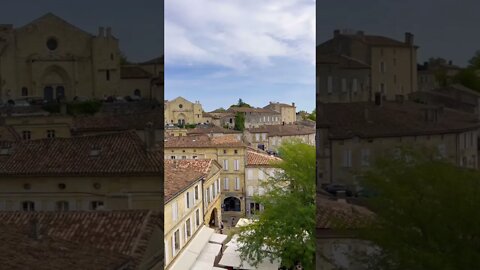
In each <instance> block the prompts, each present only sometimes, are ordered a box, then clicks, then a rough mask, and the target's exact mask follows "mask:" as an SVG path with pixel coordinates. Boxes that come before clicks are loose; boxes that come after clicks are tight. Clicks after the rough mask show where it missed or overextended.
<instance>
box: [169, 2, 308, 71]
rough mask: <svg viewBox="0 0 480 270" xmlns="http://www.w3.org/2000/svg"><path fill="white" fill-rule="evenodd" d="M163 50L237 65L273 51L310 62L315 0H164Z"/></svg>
mask: <svg viewBox="0 0 480 270" xmlns="http://www.w3.org/2000/svg"><path fill="white" fill-rule="evenodd" d="M165 56H166V57H165V60H166V61H167V63H170V64H175V63H176V64H213V65H220V66H224V67H228V68H233V69H236V70H242V69H245V68H248V67H251V66H268V65H271V64H272V58H276V57H284V58H288V59H290V60H291V59H297V60H299V61H305V62H307V63H309V64H314V59H315V1H311V0H308V1H307V0H282V1H278V0H262V1H258V0H228V1H225V0H167V1H166V2H165Z"/></svg>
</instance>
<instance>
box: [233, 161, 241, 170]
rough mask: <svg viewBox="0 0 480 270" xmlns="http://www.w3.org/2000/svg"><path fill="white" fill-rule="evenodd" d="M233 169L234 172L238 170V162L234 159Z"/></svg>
mask: <svg viewBox="0 0 480 270" xmlns="http://www.w3.org/2000/svg"><path fill="white" fill-rule="evenodd" d="M233 169H234V170H235V171H238V170H240V160H238V159H235V160H234V161H233Z"/></svg>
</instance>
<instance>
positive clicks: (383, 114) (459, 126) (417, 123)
mask: <svg viewBox="0 0 480 270" xmlns="http://www.w3.org/2000/svg"><path fill="white" fill-rule="evenodd" d="M320 106H321V108H320V109H319V110H321V111H322V112H323V113H322V118H320V119H317V121H319V122H322V123H324V124H326V125H328V126H329V136H330V138H332V139H347V138H353V137H355V136H357V137H359V138H374V137H395V136H418V135H433V134H446V133H456V132H463V131H466V130H473V129H477V128H478V127H479V126H480V123H479V121H478V120H477V118H476V117H475V116H474V115H472V114H469V113H463V112H458V111H454V110H450V109H443V112H442V109H441V108H439V107H432V106H427V105H423V104H418V103H414V102H404V103H403V104H400V103H397V102H383V104H382V105H381V106H377V105H375V104H373V103H370V102H355V103H323V104H320ZM434 109H437V110H440V112H439V113H438V120H437V122H434V121H426V118H425V113H426V111H427V110H434Z"/></svg>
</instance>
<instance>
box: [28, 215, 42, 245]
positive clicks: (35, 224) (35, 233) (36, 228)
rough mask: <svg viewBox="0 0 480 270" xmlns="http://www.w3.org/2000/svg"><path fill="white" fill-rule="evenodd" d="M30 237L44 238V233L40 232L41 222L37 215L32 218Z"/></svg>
mask: <svg viewBox="0 0 480 270" xmlns="http://www.w3.org/2000/svg"><path fill="white" fill-rule="evenodd" d="M30 237H31V238H33V239H35V240H40V239H41V238H42V235H41V234H40V222H39V221H38V218H36V217H35V218H33V219H32V220H30Z"/></svg>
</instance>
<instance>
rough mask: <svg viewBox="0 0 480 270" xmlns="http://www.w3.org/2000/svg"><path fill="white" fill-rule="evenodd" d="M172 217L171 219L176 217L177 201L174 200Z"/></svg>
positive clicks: (174, 219)
mask: <svg viewBox="0 0 480 270" xmlns="http://www.w3.org/2000/svg"><path fill="white" fill-rule="evenodd" d="M172 219H173V221H176V220H177V219H178V203H177V202H176V201H175V202H173V203H172Z"/></svg>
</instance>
